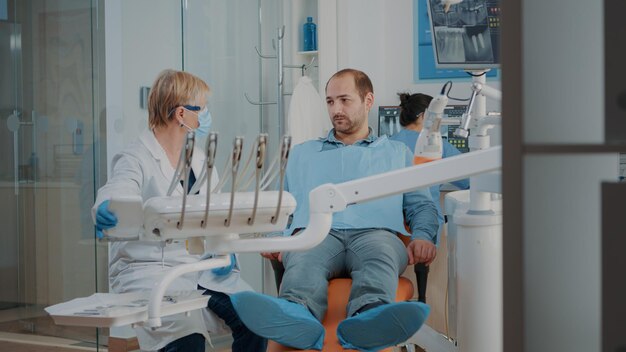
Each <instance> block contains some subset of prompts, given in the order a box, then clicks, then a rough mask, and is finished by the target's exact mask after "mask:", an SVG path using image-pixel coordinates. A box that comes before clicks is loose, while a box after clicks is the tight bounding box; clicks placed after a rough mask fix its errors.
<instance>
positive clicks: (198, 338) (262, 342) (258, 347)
mask: <svg viewBox="0 0 626 352" xmlns="http://www.w3.org/2000/svg"><path fill="white" fill-rule="evenodd" d="M198 289H201V290H206V291H205V292H204V294H205V295H211V298H210V299H209V303H208V304H207V308H208V309H210V310H212V311H213V312H214V313H215V314H217V316H218V317H220V318H221V319H222V320H224V322H225V323H226V325H228V327H229V328H230V330H231V331H232V335H233V345H232V346H231V348H232V352H246V351H265V350H266V349H267V340H266V339H265V338H262V337H260V336H258V335H256V334H255V333H253V332H252V331H250V330H248V328H247V327H246V326H245V325H244V324H243V323H242V322H241V320H240V319H239V316H238V315H237V312H235V309H234V308H233V304H232V302H231V301H230V297H228V295H227V294H224V293H222V292H216V291H212V290H207V289H205V288H204V287H202V286H198ZM204 345H205V343H204V336H202V335H200V334H192V335H188V336H185V337H183V338H180V339H178V340H176V341H174V342H171V343H169V344H168V345H167V346H165V348H163V349H162V350H161V352H204V348H205V346H204Z"/></svg>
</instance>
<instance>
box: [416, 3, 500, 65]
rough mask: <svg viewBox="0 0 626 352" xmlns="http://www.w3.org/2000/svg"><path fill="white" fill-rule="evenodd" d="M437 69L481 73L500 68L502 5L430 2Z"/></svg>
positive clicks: (429, 10) (429, 13)
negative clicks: (448, 4) (485, 70)
mask: <svg viewBox="0 0 626 352" xmlns="http://www.w3.org/2000/svg"><path fill="white" fill-rule="evenodd" d="M428 15H429V18H430V25H431V28H432V31H431V33H432V36H433V48H434V52H435V63H436V65H437V68H455V69H466V70H479V69H488V68H497V67H499V65H500V1H499V0H463V1H461V2H460V3H458V4H455V5H451V6H449V8H448V9H447V11H446V7H445V6H444V4H442V1H441V0H428Z"/></svg>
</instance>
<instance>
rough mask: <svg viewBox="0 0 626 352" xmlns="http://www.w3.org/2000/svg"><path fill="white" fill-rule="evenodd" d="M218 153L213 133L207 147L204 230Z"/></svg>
mask: <svg viewBox="0 0 626 352" xmlns="http://www.w3.org/2000/svg"><path fill="white" fill-rule="evenodd" d="M216 151H217V133H215V132H211V133H210V134H209V138H208V139H207V147H206V177H207V192H206V208H205V209H204V218H203V219H202V222H201V224H200V226H201V227H202V228H203V229H204V228H206V224H207V221H208V217H209V206H210V204H211V175H213V166H214V165H215V153H216Z"/></svg>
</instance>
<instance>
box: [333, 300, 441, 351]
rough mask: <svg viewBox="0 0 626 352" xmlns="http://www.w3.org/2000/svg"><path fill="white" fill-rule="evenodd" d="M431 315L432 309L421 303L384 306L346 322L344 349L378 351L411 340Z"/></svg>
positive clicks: (341, 333)
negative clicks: (429, 314)
mask: <svg viewBox="0 0 626 352" xmlns="http://www.w3.org/2000/svg"><path fill="white" fill-rule="evenodd" d="M429 312H430V307H429V306H428V305H426V304H424V303H421V302H398V303H390V304H384V305H381V306H378V307H376V308H372V309H369V310H366V311H364V312H363V313H360V314H357V315H354V316H352V317H350V318H348V319H346V320H344V321H342V322H341V323H340V324H339V326H338V327H337V337H339V341H340V342H341V346H343V347H344V348H347V349H356V350H360V351H378V350H380V349H383V348H386V347H390V346H395V345H397V344H399V343H401V342H404V341H406V340H408V339H409V337H411V336H413V334H414V333H415V332H416V331H417V330H419V328H420V327H421V326H422V324H423V323H424V321H426V317H428V313H429Z"/></svg>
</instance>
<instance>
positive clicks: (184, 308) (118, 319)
mask: <svg viewBox="0 0 626 352" xmlns="http://www.w3.org/2000/svg"><path fill="white" fill-rule="evenodd" d="M202 292H203V291H200V290H197V291H183V292H172V293H169V294H167V295H165V297H164V298H163V303H162V305H161V314H162V316H167V315H172V314H178V313H184V312H188V311H192V310H196V309H201V308H205V307H206V306H207V302H208V300H209V297H210V296H205V295H202ZM150 293H151V291H141V292H131V293H119V294H118V293H94V294H93V295H91V296H89V297H82V298H76V299H73V300H71V301H69V302H64V303H59V304H56V305H53V306H50V307H47V308H45V310H46V312H48V314H50V316H51V317H52V319H53V320H54V323H55V324H57V325H72V326H90V327H99V328H106V327H112V326H121V325H129V324H141V323H143V322H145V321H147V320H148V301H149V299H150Z"/></svg>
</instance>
